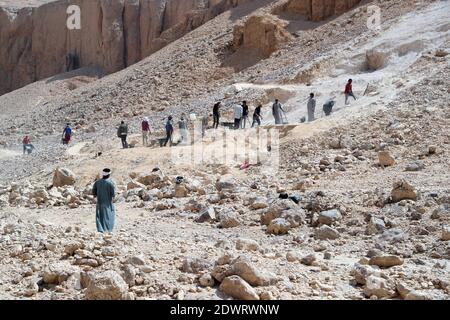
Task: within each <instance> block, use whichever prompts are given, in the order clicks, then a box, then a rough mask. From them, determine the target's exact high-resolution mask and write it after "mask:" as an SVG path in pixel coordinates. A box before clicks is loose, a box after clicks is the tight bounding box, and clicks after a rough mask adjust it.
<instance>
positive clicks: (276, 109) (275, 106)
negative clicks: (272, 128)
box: [272, 103, 283, 124]
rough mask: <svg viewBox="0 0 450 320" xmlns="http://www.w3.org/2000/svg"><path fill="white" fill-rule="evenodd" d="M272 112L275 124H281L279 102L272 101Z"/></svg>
mask: <svg viewBox="0 0 450 320" xmlns="http://www.w3.org/2000/svg"><path fill="white" fill-rule="evenodd" d="M272 114H273V117H274V119H275V124H283V119H282V114H281V104H280V103H274V104H273V106H272Z"/></svg>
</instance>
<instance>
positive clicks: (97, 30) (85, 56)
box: [0, 0, 252, 95]
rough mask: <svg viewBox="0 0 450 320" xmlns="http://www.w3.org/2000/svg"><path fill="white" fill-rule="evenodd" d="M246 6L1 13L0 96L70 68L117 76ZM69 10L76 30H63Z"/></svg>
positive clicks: (103, 6)
mask: <svg viewBox="0 0 450 320" xmlns="http://www.w3.org/2000/svg"><path fill="white" fill-rule="evenodd" d="M250 1H252V0H55V1H50V0H49V1H48V2H47V3H44V4H42V5H40V6H34V7H24V8H7V7H4V8H1V7H0V95H1V94H4V93H6V92H9V91H11V90H15V89H17V88H20V87H22V86H24V85H27V84H29V83H31V82H34V81H37V80H39V79H43V78H46V77H50V76H52V75H55V74H58V73H61V72H65V71H66V70H67V68H69V69H70V68H73V67H74V65H77V66H79V67H86V66H94V67H98V68H101V69H102V70H103V71H104V72H105V73H113V72H116V71H119V70H121V69H123V68H125V67H127V66H129V65H132V64H134V63H136V62H138V61H139V60H141V59H143V58H145V57H147V56H148V55H150V54H151V53H153V52H155V51H157V50H159V49H161V48H162V47H164V46H165V45H167V44H169V43H170V42H172V41H174V40H176V39H178V38H180V37H182V36H183V35H185V34H186V33H188V32H189V31H191V30H193V29H194V28H197V27H199V26H200V25H202V24H203V23H205V22H206V21H208V20H210V19H212V18H213V17H214V16H216V15H218V14H220V13H222V12H224V11H226V10H228V9H230V8H232V7H235V6H237V5H240V4H242V3H245V2H250ZM71 4H75V5H78V6H79V7H80V9H81V30H69V29H68V28H67V27H66V21H67V18H68V15H67V13H66V10H67V8H68V6H69V5H71ZM69 55H70V58H69ZM75 61H76V62H75Z"/></svg>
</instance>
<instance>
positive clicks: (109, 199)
mask: <svg viewBox="0 0 450 320" xmlns="http://www.w3.org/2000/svg"><path fill="white" fill-rule="evenodd" d="M92 193H93V194H94V196H96V197H97V208H96V225H97V231H98V232H101V233H103V232H112V231H113V229H114V221H115V215H116V211H115V209H114V204H113V199H114V197H115V190H114V184H113V183H112V181H111V180H109V179H101V180H97V181H96V182H95V183H94V187H93V190H92Z"/></svg>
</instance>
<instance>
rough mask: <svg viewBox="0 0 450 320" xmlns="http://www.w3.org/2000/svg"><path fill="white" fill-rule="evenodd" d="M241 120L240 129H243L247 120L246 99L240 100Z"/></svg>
mask: <svg viewBox="0 0 450 320" xmlns="http://www.w3.org/2000/svg"><path fill="white" fill-rule="evenodd" d="M242 120H243V121H241V125H242V129H245V127H246V125H247V120H248V105H247V101H243V102H242Z"/></svg>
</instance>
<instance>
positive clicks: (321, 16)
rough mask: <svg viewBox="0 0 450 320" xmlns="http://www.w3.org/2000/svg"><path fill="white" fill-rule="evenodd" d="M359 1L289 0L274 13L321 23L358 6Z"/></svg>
mask: <svg viewBox="0 0 450 320" xmlns="http://www.w3.org/2000/svg"><path fill="white" fill-rule="evenodd" d="M360 2H361V0H325V1H317V0H289V1H287V2H285V3H284V4H282V5H280V6H278V7H276V8H275V9H274V13H277V14H280V13H284V12H287V13H295V14H301V15H303V16H305V17H307V18H308V19H309V20H311V21H322V20H326V19H327V18H329V17H332V16H334V15H339V14H342V13H344V12H346V11H348V10H349V9H351V8H353V7H355V6H356V5H357V4H359V3H360Z"/></svg>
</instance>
